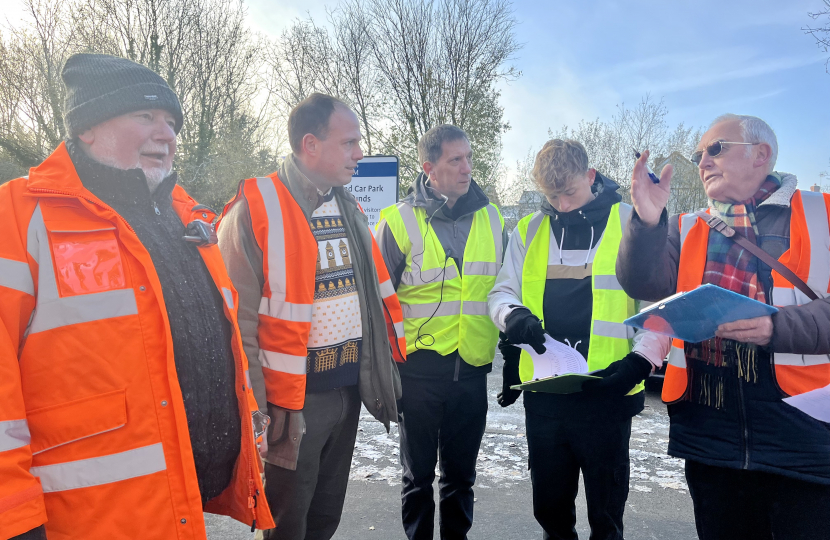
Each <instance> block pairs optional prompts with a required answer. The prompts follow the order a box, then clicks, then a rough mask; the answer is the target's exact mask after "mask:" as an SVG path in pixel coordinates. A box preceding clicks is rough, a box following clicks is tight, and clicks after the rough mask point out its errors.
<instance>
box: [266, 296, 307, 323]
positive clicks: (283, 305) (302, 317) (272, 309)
mask: <svg viewBox="0 0 830 540" xmlns="http://www.w3.org/2000/svg"><path fill="white" fill-rule="evenodd" d="M271 294H272V295H274V291H273V290H272V291H271ZM281 298H283V299H284V298H285V295H284V294H279V295H276V296H272V297H271V298H265V297H264V296H263V297H262V300H260V301H259V313H260V315H268V316H269V317H274V318H275V319H282V320H283V321H294V322H311V313H312V311H313V309H312V307H311V304H292V303H291V302H285V301H283V300H280V299H281Z"/></svg>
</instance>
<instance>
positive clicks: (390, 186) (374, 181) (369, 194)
mask: <svg viewBox="0 0 830 540" xmlns="http://www.w3.org/2000/svg"><path fill="white" fill-rule="evenodd" d="M398 181H399V179H398V158H397V157H396V156H366V157H364V158H363V159H361V160H360V161H358V162H357V169H356V170H355V175H354V176H352V182H351V183H350V184H349V185H347V186H346V188H345V189H346V190H348V191H349V192H351V194H352V195H354V198H355V199H356V200H357V202H358V203H360V206H362V207H363V211H364V212H365V213H366V216H367V217H368V218H369V227H370V228H371V229H372V232H374V230H375V225H377V223H378V221H380V211H381V210H383V209H384V208H386V207H387V206H391V205H393V204H395V203H397V202H398Z"/></svg>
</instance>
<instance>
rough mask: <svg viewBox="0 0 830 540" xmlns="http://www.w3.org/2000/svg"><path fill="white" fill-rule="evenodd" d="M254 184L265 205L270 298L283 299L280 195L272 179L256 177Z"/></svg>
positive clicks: (283, 240)
mask: <svg viewBox="0 0 830 540" xmlns="http://www.w3.org/2000/svg"><path fill="white" fill-rule="evenodd" d="M256 186H257V189H258V190H259V194H260V196H261V197H262V202H263V203H264V206H265V217H266V220H267V223H268V253H266V254H265V256H266V257H267V258H268V288H269V289H271V299H272V300H277V299H280V298H282V299H284V298H285V293H286V291H287V290H288V286H287V284H286V282H285V281H286V278H285V262H286V261H285V230H284V229H285V227H284V225H283V220H282V206H281V205H280V196H279V194H278V193H277V188H276V187H274V181H273V180H271V179H270V178H257V179H256ZM273 304H274V302H272V305H271V308H272V309H273V308H274V307H276V306H274V305H273ZM278 304H282V302H278ZM309 309H310V306H309ZM278 311H279V310H278ZM259 312H260V313H263V311H262V304H260V307H259ZM265 314H268V315H270V316H271V317H277V318H280V319H284V318H285V317H280V316H279V315H276V314H274V313H272V312H271V311H270V310H269V311H266V312H265ZM288 320H294V319H288ZM308 320H311V318H310V317H309V319H308Z"/></svg>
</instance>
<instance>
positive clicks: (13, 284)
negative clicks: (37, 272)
mask: <svg viewBox="0 0 830 540" xmlns="http://www.w3.org/2000/svg"><path fill="white" fill-rule="evenodd" d="M0 287H7V288H9V289H14V290H16V291H20V292H23V293H26V294H28V295H30V296H34V295H35V282H34V281H33V280H32V272H31V271H30V270H29V264H28V263H25V262H20V261H14V260H12V259H2V258H0Z"/></svg>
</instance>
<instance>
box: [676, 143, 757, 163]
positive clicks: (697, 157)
mask: <svg viewBox="0 0 830 540" xmlns="http://www.w3.org/2000/svg"><path fill="white" fill-rule="evenodd" d="M724 144H743V145H746V146H755V145H756V144H761V143H757V142H731V141H715V142H713V143H712V144H710V145H709V146H707V147H706V153H707V154H709V155H710V156H711V157H717V156H719V155H720V153H721V152H723V145H724ZM702 159H703V150H698V151H697V152H695V153H694V154H692V157H690V158H689V160H690V161H691V162H692V163H694V164H695V165H700V161H701V160H702Z"/></svg>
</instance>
